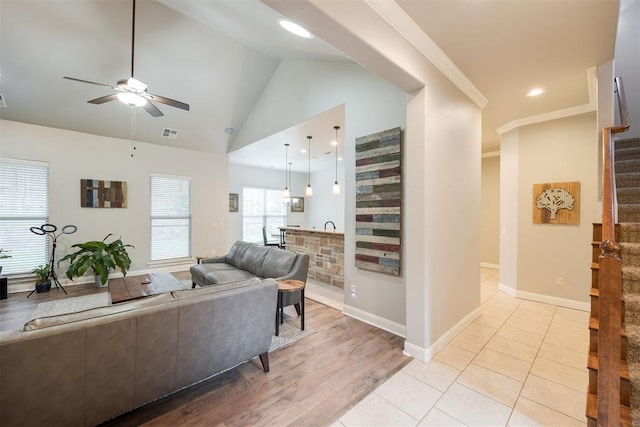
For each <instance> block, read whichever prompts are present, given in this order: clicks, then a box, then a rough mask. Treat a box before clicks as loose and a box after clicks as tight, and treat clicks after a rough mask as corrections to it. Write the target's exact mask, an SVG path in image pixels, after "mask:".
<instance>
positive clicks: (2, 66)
mask: <svg viewBox="0 0 640 427" xmlns="http://www.w3.org/2000/svg"><path fill="white" fill-rule="evenodd" d="M287 1H289V3H291V4H293V5H294V6H299V7H305V5H307V4H315V3H322V4H323V6H326V7H327V8H330V7H332V4H333V3H332V2H329V1H324V2H323V1H320V0H295V1H291V0H282V3H286V2H287ZM371 1H373V2H374V3H375V1H379V0H371ZM396 2H397V4H398V5H399V6H400V7H401V8H402V9H403V10H404V12H406V13H407V14H408V15H409V16H410V17H411V18H412V19H413V20H414V21H415V22H416V23H417V24H418V26H419V27H420V28H421V29H422V31H424V33H426V34H427V35H428V36H429V37H431V39H433V40H434V41H435V42H436V43H437V44H438V45H439V47H440V48H441V49H442V50H443V51H444V52H445V53H446V54H447V55H448V56H449V58H451V59H452V60H453V62H454V63H455V64H456V65H457V66H458V68H460V70H461V71H462V72H463V73H464V74H465V75H466V76H467V77H468V78H469V79H470V80H471V81H472V82H473V84H474V85H475V86H476V87H477V88H478V89H479V90H480V92H482V94H483V95H484V96H485V97H486V98H487V99H488V104H487V106H486V107H485V109H484V111H483V123H482V125H483V151H487V150H492V149H496V148H497V147H498V141H499V139H498V135H497V133H496V132H495V129H496V128H497V127H499V126H502V125H504V124H506V123H508V122H510V121H512V120H516V119H519V118H522V117H527V116H531V115H536V114H541V113H547V112H550V111H554V110H559V109H564V108H570V107H575V106H578V105H582V104H586V103H588V102H589V93H588V87H587V69H588V68H589V67H593V66H597V65H599V64H601V63H603V62H605V61H607V60H610V59H612V58H613V50H614V46H613V45H614V37H615V26H616V20H617V10H618V1H617V0H583V1H563V0H556V1H548V0H518V1H515V0H513V1H506V0H447V1H444V0H396ZM338 3H340V2H338ZM338 3H336V4H338ZM317 13H321V11H318V12H317ZM279 17H281V14H280V13H278V12H275V11H274V10H272V9H271V8H269V7H268V6H266V5H265V4H263V3H262V2H260V1H259V0H211V1H204V0H160V1H154V0H138V6H137V17H136V59H135V76H136V78H138V79H139V80H142V81H144V82H146V83H148V84H149V88H148V90H149V92H151V93H155V94H159V95H164V96H167V97H169V98H174V99H177V100H180V101H184V102H187V103H189V104H190V105H191V111H189V112H186V111H182V110H178V109H175V108H172V107H169V106H165V105H162V104H158V107H159V108H160V109H161V110H162V111H163V113H164V114H165V116H163V117H159V118H152V117H150V116H149V115H148V114H147V113H146V112H144V111H143V110H136V113H135V114H136V116H135V138H136V140H138V141H145V142H151V143H156V144H163V145H170V146H176V147H184V148H189V149H194V150H200V151H208V152H220V153H225V152H227V147H228V146H229V143H230V141H231V139H232V138H233V135H231V136H230V135H228V134H226V133H225V132H224V129H225V128H234V129H236V130H237V129H240V128H241V126H242V124H243V123H244V121H245V120H246V118H247V116H248V115H249V114H250V111H251V109H252V107H253V105H254V104H255V101H256V100H257V99H258V97H259V96H260V93H261V92H262V90H263V89H264V87H265V85H266V84H267V83H268V81H269V79H270V78H271V76H272V74H273V72H274V71H275V69H276V67H277V65H278V63H279V61H280V60H281V59H283V58H291V59H313V60H328V61H349V59H348V58H346V57H345V56H344V55H343V54H341V53H340V52H339V51H338V50H337V49H334V48H332V47H331V46H329V45H328V44H327V43H324V42H323V41H322V40H320V39H318V38H315V39H313V40H303V39H300V38H297V37H295V36H293V35H290V34H288V33H285V32H284V31H283V30H282V29H281V28H280V27H279V26H278V23H277V19H278V18H279ZM130 20H131V3H130V2H129V1H112V0H47V1H42V0H0V37H1V39H0V43H1V45H0V76H1V78H0V92H1V93H3V94H4V96H5V98H6V101H7V104H8V107H9V108H7V109H0V118H4V119H8V120H15V121H21V122H26V123H33V124H40V125H44V126H51V127H59V128H64V129H71V130H77V131H81V132H87V133H92V134H98V135H106V136H112V137H117V138H124V139H128V138H130V137H131V131H132V113H131V111H130V109H129V108H128V107H126V106H124V105H122V104H120V103H118V102H117V101H114V102H110V103H107V104H103V105H92V104H87V103H86V101H87V100H89V99H92V98H96V97H99V96H104V95H107V94H109V93H110V90H109V89H108V88H104V87H99V86H93V85H87V84H82V83H76V82H71V81H67V80H63V79H62V78H61V77H62V76H72V77H77V78H80V79H86V80H91V81H96V82H101V83H107V84H115V82H116V81H117V80H118V79H122V78H126V77H129V68H130V63H129V61H130V60H129V58H130V37H131V29H130V22H131V21H130ZM333 43H334V44H335V45H336V47H338V48H340V40H337V41H336V40H334V41H333ZM537 85H540V86H543V87H545V88H546V89H547V93H546V94H545V95H543V96H541V97H538V98H526V97H525V96H524V94H525V93H526V91H528V90H529V89H530V88H531V87H533V86H537ZM322 120H323V115H321V116H320V117H317V118H315V119H314V120H312V121H310V123H309V124H308V125H305V124H299V125H298V126H296V128H295V129H292V130H289V131H286V132H285V133H283V134H282V135H275V136H273V137H271V138H269V141H263V142H261V143H259V144H255V150H256V154H255V156H257V157H258V158H260V159H261V163H262V164H267V163H269V162H272V163H273V164H274V167H275V168H278V169H283V168H284V162H283V161H282V154H283V153H282V151H283V148H282V144H283V143H284V142H283V141H284V140H285V139H286V140H291V141H292V143H293V142H295V143H296V144H298V143H301V144H304V143H306V135H307V134H310V135H312V136H313V137H314V138H313V140H312V144H313V145H316V144H315V143H316V141H318V144H317V145H318V146H320V141H321V140H324V139H326V138H327V137H326V136H321V133H322V132H323V131H325V132H326V131H328V132H331V131H333V125H334V124H336V123H335V121H336V120H337V118H336V116H333V115H332V113H331V112H329V113H327V117H326V118H325V120H326V123H324V124H323V123H322ZM342 120H343V119H342ZM340 124H341V126H344V123H340ZM308 126H310V127H308ZM165 127H168V128H172V129H177V130H178V131H179V134H178V138H177V139H175V140H174V139H164V138H161V137H160V133H161V131H162V129H163V128H165ZM331 138H332V137H331ZM272 144H273V145H274V146H273V147H271V145H272ZM266 147H269V148H266ZM312 150H313V147H312ZM295 151H296V150H295V149H292V150H291V151H290V152H292V153H294V154H295ZM298 151H299V150H298ZM247 157H251V153H250V150H249V151H247V152H243V153H238V154H233V155H232V156H231V158H232V161H236V160H237V159H241V158H245V159H246V158H247ZM269 159H271V160H269ZM303 160H304V159H299V160H296V161H297V163H303ZM237 161H240V160H237ZM278 163H280V164H281V165H278ZM295 168H296V166H294V169H295ZM305 170H306V169H305Z"/></svg>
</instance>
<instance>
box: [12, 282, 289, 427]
mask: <svg viewBox="0 0 640 427" xmlns="http://www.w3.org/2000/svg"><path fill="white" fill-rule="evenodd" d="M276 296H277V285H276V283H275V281H273V280H270V279H267V280H264V281H263V280H258V281H255V280H248V281H241V282H235V283H232V284H228V285H220V286H208V287H205V288H199V289H188V290H182V291H175V292H171V293H165V294H160V295H155V296H151V297H147V298H144V299H140V300H135V301H131V302H127V303H121V304H116V305H109V306H105V307H99V308H94V309H91V310H85V311H81V312H77V313H70V314H64V315H58V316H51V317H47V318H41V319H35V320H32V321H30V322H28V323H27V324H25V327H24V329H23V330H22V331H16V332H10V333H4V334H2V335H0V378H1V385H0V425H2V426H39V425H73V426H89V425H95V424H98V423H100V422H103V421H106V420H108V419H110V418H113V417H115V416H117V415H120V414H123V413H125V412H128V411H130V410H132V409H134V408H136V407H138V406H141V405H143V404H145V403H147V402H150V401H153V400H155V399H158V398H160V397H162V396H165V395H167V394H170V393H172V392H174V391H177V390H179V389H181V388H183V387H186V386H189V385H191V384H194V383H196V382H198V381H200V380H202V379H205V378H207V377H210V376H212V375H214V374H216V373H219V372H221V371H224V370H226V369H229V368H231V367H233V366H235V365H237V364H240V363H242V362H245V361H247V360H249V359H252V358H254V357H256V356H260V360H261V361H262V363H263V368H264V370H265V371H268V366H269V360H268V349H269V346H270V345H271V337H272V331H273V319H274V318H275V314H276V313H275V310H276Z"/></svg>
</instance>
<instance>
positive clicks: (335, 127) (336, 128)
mask: <svg viewBox="0 0 640 427" xmlns="http://www.w3.org/2000/svg"><path fill="white" fill-rule="evenodd" d="M333 128H334V129H335V130H336V183H337V182H338V129H340V126H334V127H333Z"/></svg>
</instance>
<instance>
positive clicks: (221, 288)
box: [172, 276, 262, 300]
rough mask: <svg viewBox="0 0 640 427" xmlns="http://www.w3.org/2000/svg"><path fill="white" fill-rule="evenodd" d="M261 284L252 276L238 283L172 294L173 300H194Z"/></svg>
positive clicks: (185, 290) (258, 279) (259, 280)
mask: <svg viewBox="0 0 640 427" xmlns="http://www.w3.org/2000/svg"><path fill="white" fill-rule="evenodd" d="M261 282H262V280H261V279H260V278H258V277H255V276H254V277H252V278H250V279H246V280H241V281H239V282H232V283H224V284H222V285H216V286H204V287H202V288H196V289H184V290H181V291H173V292H172V293H173V297H174V298H175V299H177V300H183V299H187V298H196V297H202V296H204V295H209V294H215V293H218V292H223V291H226V290H229V289H237V288H244V287H245V286H251V285H255V284H257V283H261Z"/></svg>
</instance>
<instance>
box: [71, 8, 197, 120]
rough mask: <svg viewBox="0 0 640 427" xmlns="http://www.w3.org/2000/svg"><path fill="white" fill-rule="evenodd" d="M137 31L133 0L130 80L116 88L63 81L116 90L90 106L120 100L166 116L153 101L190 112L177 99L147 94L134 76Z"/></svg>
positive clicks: (100, 84)
mask: <svg viewBox="0 0 640 427" xmlns="http://www.w3.org/2000/svg"><path fill="white" fill-rule="evenodd" d="M135 29H136V0H133V17H132V20H131V77H129V78H128V79H120V80H118V82H117V83H116V84H115V86H111V85H107V84H104V83H96V82H92V81H89V80H82V79H77V78H75V77H63V79H67V80H73V81H76V82H81V83H89V84H92V85H97V86H105V87H108V88H111V89H113V90H115V91H116V92H117V93H112V94H111V95H106V96H102V97H100V98H96V99H92V100H90V101H87V102H88V103H89V104H104V103H105V102H109V101H113V100H114V99H118V100H120V101H121V102H122V103H124V104H127V105H129V106H131V107H143V108H144V109H145V110H146V111H147V112H148V113H149V114H151V115H152V116H153V117H159V116H164V114H162V111H160V110H159V109H158V107H156V106H155V105H154V104H153V103H152V102H151V101H155V102H159V103H161V104H165V105H170V106H171V107H176V108H180V109H183V110H187V111H189V104H185V103H184V102H180V101H176V100H175V99H171V98H166V97H164V96H160V95H154V94H152V93H149V92H147V84H146V83H143V82H141V81H140V80H137V79H135V78H134V77H133V76H134V74H133V59H134V50H135V49H134V48H135Z"/></svg>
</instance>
